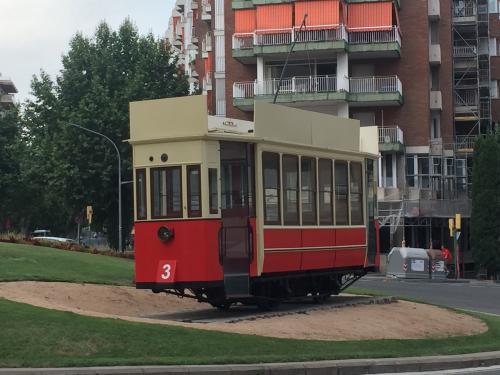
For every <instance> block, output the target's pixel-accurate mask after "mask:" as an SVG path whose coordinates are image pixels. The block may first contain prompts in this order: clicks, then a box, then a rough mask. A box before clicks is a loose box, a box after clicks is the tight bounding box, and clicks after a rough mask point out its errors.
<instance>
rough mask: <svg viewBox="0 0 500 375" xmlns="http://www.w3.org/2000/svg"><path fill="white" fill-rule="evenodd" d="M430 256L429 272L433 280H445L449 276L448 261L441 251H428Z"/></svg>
mask: <svg viewBox="0 0 500 375" xmlns="http://www.w3.org/2000/svg"><path fill="white" fill-rule="evenodd" d="M427 255H428V256H429V271H430V278H431V279H432V280H445V279H446V277H447V276H448V270H447V269H446V260H445V258H444V257H443V253H442V251H441V250H433V249H431V250H427Z"/></svg>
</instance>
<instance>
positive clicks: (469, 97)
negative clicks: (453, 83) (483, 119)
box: [453, 89, 479, 113]
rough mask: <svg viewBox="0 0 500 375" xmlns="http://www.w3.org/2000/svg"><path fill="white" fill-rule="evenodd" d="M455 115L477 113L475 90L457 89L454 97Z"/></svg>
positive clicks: (476, 93)
mask: <svg viewBox="0 0 500 375" xmlns="http://www.w3.org/2000/svg"><path fill="white" fill-rule="evenodd" d="M453 104H454V106H455V113H469V112H477V111H478V105H479V100H478V92H477V89H463V90H462V89H457V90H455V96H454V103H453Z"/></svg>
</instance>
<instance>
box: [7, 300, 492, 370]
mask: <svg viewBox="0 0 500 375" xmlns="http://www.w3.org/2000/svg"><path fill="white" fill-rule="evenodd" d="M0 316H1V317H2V319H0V332H1V333H2V334H1V336H0V367H52V366H54V367H61V366H96V365H146V364H155V365H160V364H209V363H211V364H215V363H256V362H257V363H258V362H284V361H290V362H291V361H303V360H325V359H342V358H376V357H399V356H420V355H437V354H460V353H467V352H481V351H492V350H500V318H497V317H492V316H481V318H483V319H484V320H485V321H486V322H487V324H488V326H489V330H488V332H486V333H484V334H481V335H477V336H472V337H454V338H448V339H428V340H372V341H347V342H345V341H344V342H324V341H304V340H286V339H273V338H264V337H258V336H248V335H237V334H229V333H218V332H210V331H202V330H195V329H189V328H181V327H169V326H159V325H150V324H142V323H131V322H125V321H120V320H113V319H100V318H90V317H84V316H79V315H76V314H73V313H66V312H59V311H53V310H47V309H41V308H37V307H32V306H29V305H25V304H19V303H15V302H10V301H6V300H2V299H0Z"/></svg>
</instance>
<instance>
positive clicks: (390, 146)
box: [378, 126, 404, 152]
mask: <svg viewBox="0 0 500 375" xmlns="http://www.w3.org/2000/svg"><path fill="white" fill-rule="evenodd" d="M378 148H379V151H380V152H404V140H403V131H402V130H401V128H400V127H399V126H379V128H378Z"/></svg>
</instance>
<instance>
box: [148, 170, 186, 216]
mask: <svg viewBox="0 0 500 375" xmlns="http://www.w3.org/2000/svg"><path fill="white" fill-rule="evenodd" d="M176 170H177V171H178V173H179V186H178V187H179V210H178V211H177V210H175V211H174V210H173V209H172V208H173V206H174V202H173V194H172V190H173V189H172V183H173V172H174V171H176ZM163 171H164V172H165V174H164V175H163V174H162V172H163ZM155 172H159V179H160V181H161V180H162V179H163V183H164V185H165V187H164V188H161V184H160V188H161V190H164V191H165V201H164V203H165V210H164V211H165V214H164V215H163V214H161V213H160V215H156V214H155V212H156V211H155V203H156V200H157V197H156V195H155ZM150 178H151V189H150V190H151V218H152V219H171V218H182V217H183V214H182V211H183V210H182V207H183V206H182V167H181V166H170V167H158V168H151V169H150ZM160 211H161V205H160Z"/></svg>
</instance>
